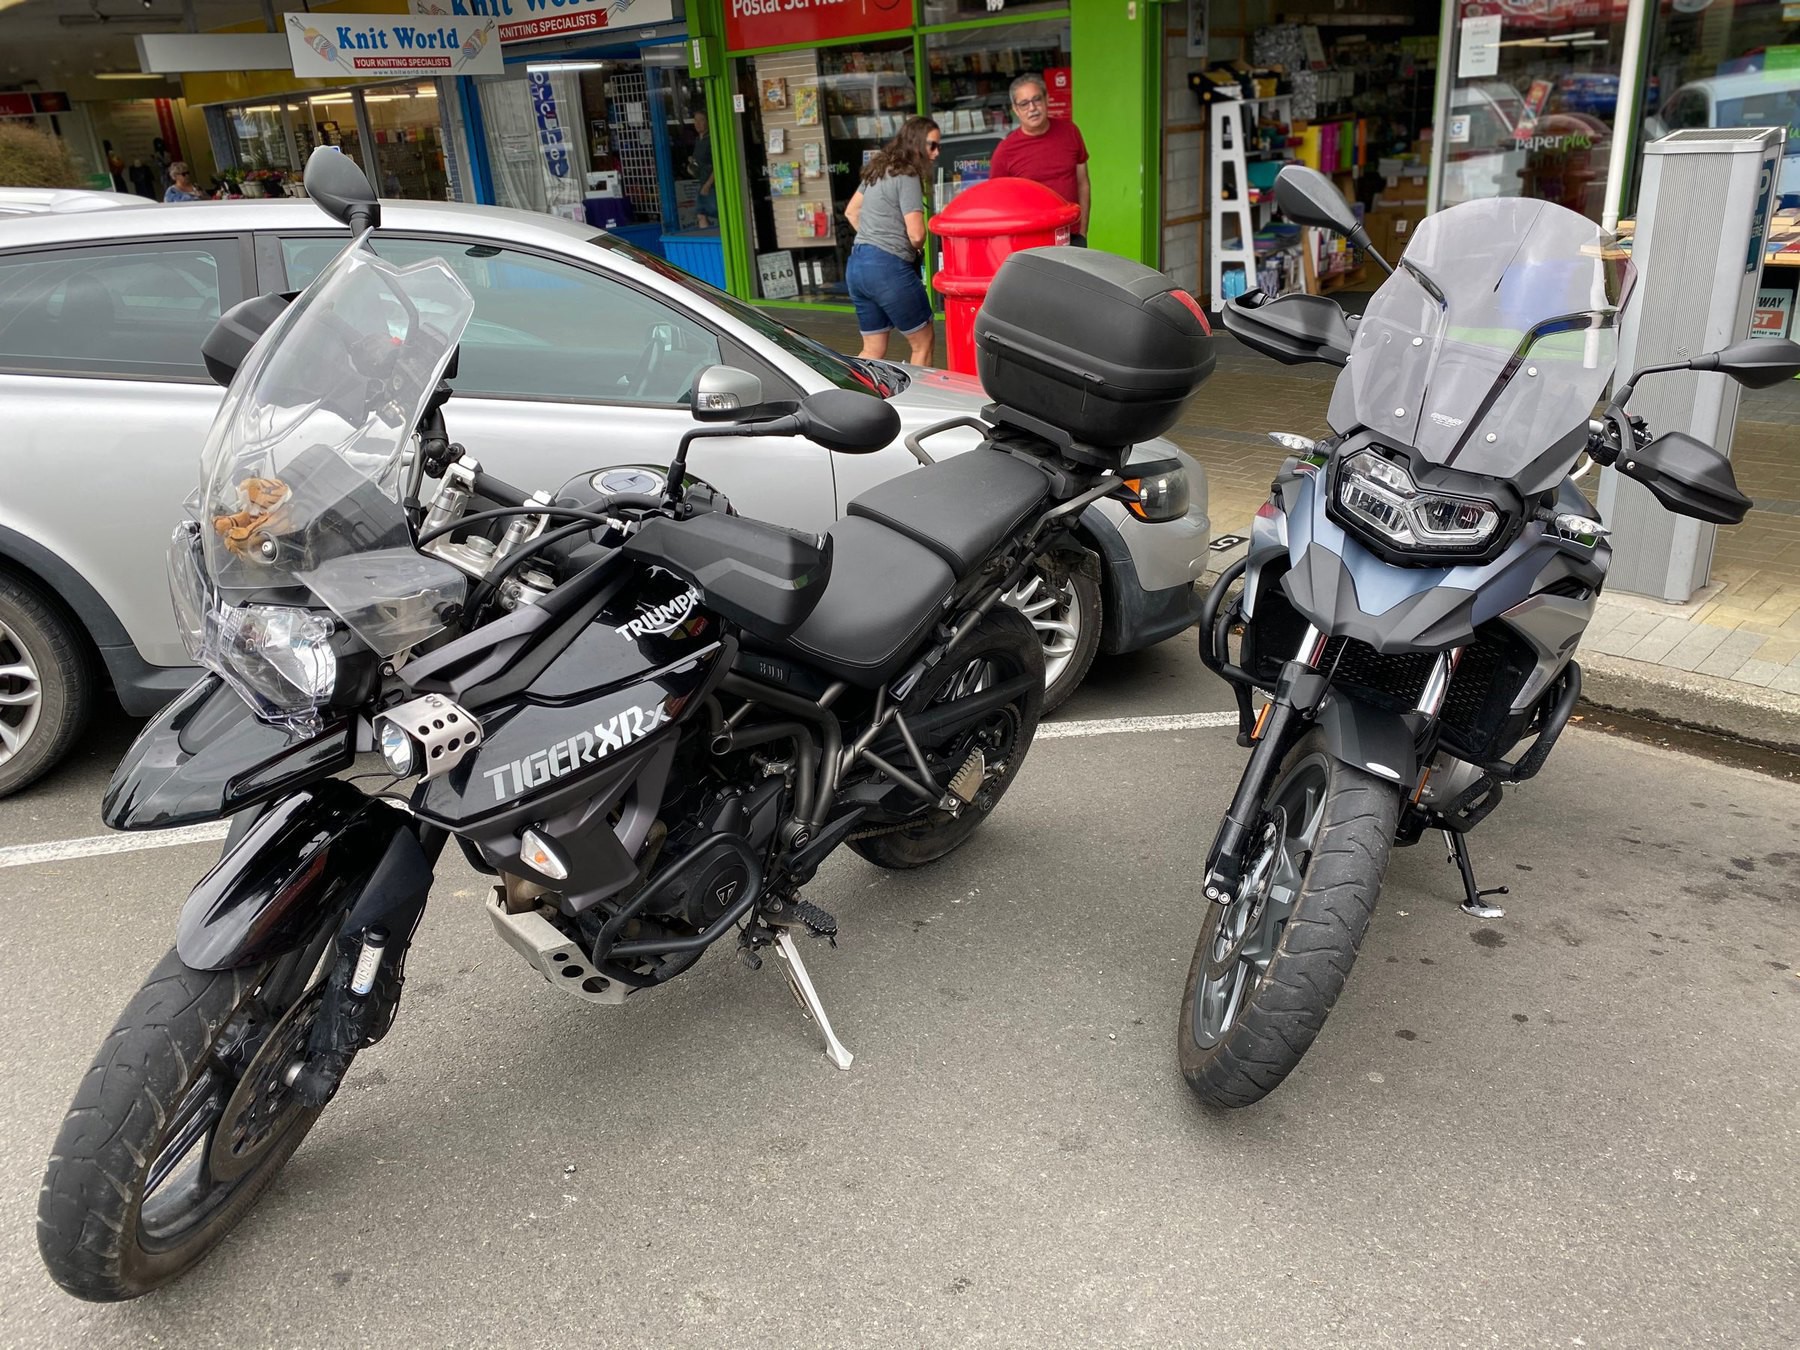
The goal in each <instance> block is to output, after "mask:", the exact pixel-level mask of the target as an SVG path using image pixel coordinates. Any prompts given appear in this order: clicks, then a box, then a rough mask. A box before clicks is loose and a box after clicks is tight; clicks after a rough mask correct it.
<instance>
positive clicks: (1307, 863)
mask: <svg viewBox="0 0 1800 1350" xmlns="http://www.w3.org/2000/svg"><path fill="white" fill-rule="evenodd" d="M1399 815H1400V790H1399V788H1398V787H1396V786H1395V785H1394V784H1392V783H1388V782H1384V781H1382V780H1381V779H1379V778H1376V777H1375V776H1373V775H1372V774H1368V773H1364V772H1363V771H1362V770H1361V769H1355V768H1352V767H1350V766H1349V765H1347V764H1344V763H1342V762H1340V761H1339V760H1336V759H1334V758H1332V757H1331V755H1329V754H1328V753H1326V751H1325V744H1324V738H1323V737H1322V736H1321V735H1320V734H1319V733H1318V732H1312V733H1309V734H1308V735H1307V736H1305V737H1303V738H1302V739H1301V740H1300V742H1299V744H1297V745H1296V746H1295V747H1294V749H1293V750H1292V751H1290V752H1289V753H1288V756H1287V758H1286V759H1285V760H1284V761H1283V763H1282V767H1281V770H1280V771H1279V772H1278V773H1277V774H1276V777H1275V782H1274V784H1273V785H1272V786H1271V787H1270V789H1269V793H1268V796H1267V798H1266V799H1265V801H1264V803H1263V809H1262V824H1261V825H1260V827H1259V832H1258V834H1257V836H1256V838H1255V839H1254V841H1253V842H1252V843H1251V845H1250V847H1249V857H1248V858H1247V859H1246V864H1245V868H1244V881H1243V883H1242V885H1241V886H1240V887H1239V889H1238V895H1237V898H1236V899H1235V900H1233V901H1232V902H1231V903H1229V904H1225V905H1219V904H1213V903H1211V902H1210V901H1209V902H1206V903H1207V915H1206V922H1205V924H1204V925H1203V926H1202V927H1201V929H1200V941H1199V943H1198V945H1197V946H1196V947H1195V949H1194V960H1193V964H1192V965H1191V966H1190V967H1189V969H1188V977H1187V988H1186V990H1185V991H1184V992H1183V994H1182V999H1181V1025H1180V1027H1179V1028H1178V1029H1177V1032H1176V1043H1177V1050H1178V1052H1179V1055H1180V1059H1181V1072H1182V1074H1183V1075H1184V1076H1185V1077H1186V1078H1187V1081H1188V1086H1189V1087H1191V1088H1192V1089H1193V1090H1194V1092H1195V1094H1196V1095H1197V1096H1198V1097H1199V1098H1200V1099H1201V1100H1202V1101H1205V1102H1207V1103H1209V1104H1211V1105H1214V1106H1248V1105H1250V1103H1252V1102H1255V1101H1260V1100H1261V1099H1262V1098H1263V1097H1265V1096H1267V1095H1268V1094H1269V1093H1270V1092H1272V1091H1274V1090H1275V1088H1276V1087H1278V1086H1279V1085H1280V1083H1281V1081H1282V1079H1284V1078H1286V1077H1287V1076H1288V1074H1289V1073H1291V1072H1292V1071H1293V1069H1294V1067H1295V1066H1296V1065H1298V1064H1299V1063H1300V1058H1301V1056H1302V1055H1304V1054H1305V1053H1306V1051H1307V1049H1308V1048H1309V1047H1310V1046H1311V1045H1312V1043H1313V1038H1314V1037H1315V1036H1317V1035H1318V1034H1319V1029H1320V1028H1321V1027H1323V1026H1324V1025H1325V1018H1326V1015H1327V1014H1328V1013H1330V1011H1331V1008H1332V1005H1333V1004H1334V1003H1336V1002H1337V998H1338V995H1339V994H1340V993H1342V992H1343V988H1344V982H1345V981H1346V980H1347V979H1348V978H1349V976H1350V967H1351V965H1352V964H1354V962H1355V961H1356V952H1357V949H1358V948H1359V947H1360V946H1361V945H1362V939H1363V934H1364V933H1365V932H1366V931H1367V930H1368V926H1369V918H1370V916H1371V915H1372V914H1373V913H1374V911H1375V900H1376V897H1377V896H1379V895H1380V893H1381V883H1382V879H1383V877H1384V876H1385V875H1386V873H1387V864H1388V853H1389V850H1390V849H1391V847H1392V845H1393V840H1394V828H1395V825H1396V823H1397V821H1398V820H1399Z"/></svg>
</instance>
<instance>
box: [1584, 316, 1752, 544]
mask: <svg viewBox="0 0 1800 1350" xmlns="http://www.w3.org/2000/svg"><path fill="white" fill-rule="evenodd" d="M1768 340H1769V339H1767V338H1761V339H1758V341H1760V342H1766V341H1768ZM1618 469H1619V472H1620V473H1622V474H1624V475H1625V476H1626V477H1627V478H1635V479H1636V480H1637V481H1638V482H1640V483H1642V484H1643V485H1644V486H1645V487H1647V488H1649V489H1650V492H1651V494H1652V495H1653V496H1654V497H1655V498H1656V500H1657V501H1659V502H1661V503H1662V504H1663V505H1664V506H1666V507H1668V509H1669V510H1671V511H1673V512H1675V513H1676V514H1677V515H1682V516H1692V517H1693V518H1694V519H1695V520H1710V521H1711V522H1712V523H1713V524H1715V525H1736V524H1738V523H1740V522H1741V521H1742V520H1743V519H1744V515H1745V513H1746V512H1748V511H1749V510H1750V507H1751V505H1752V502H1751V501H1750V499H1749V498H1748V497H1746V496H1745V495H1744V494H1743V493H1741V492H1739V491H1738V485H1737V478H1736V476H1735V475H1734V474H1733V473H1732V472H1731V461H1730V460H1729V459H1727V458H1725V456H1724V455H1722V454H1720V453H1719V452H1718V451H1717V450H1715V449H1713V448H1712V446H1710V445H1708V444H1706V443H1705V442H1704V441H1697V440H1695V439H1694V438H1693V437H1692V436H1689V435H1688V434H1687V433H1686V432H1681V431H1665V432H1664V433H1663V434H1662V435H1660V436H1658V437H1657V438H1656V439H1655V440H1653V441H1651V442H1650V444H1648V445H1646V446H1643V447H1642V448H1641V449H1636V450H1628V451H1626V452H1625V453H1624V454H1622V455H1620V456H1619V460H1618Z"/></svg>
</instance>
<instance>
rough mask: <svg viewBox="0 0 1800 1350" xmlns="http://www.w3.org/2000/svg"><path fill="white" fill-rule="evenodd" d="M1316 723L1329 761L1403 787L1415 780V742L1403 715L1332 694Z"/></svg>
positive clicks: (1416, 750)
mask: <svg viewBox="0 0 1800 1350" xmlns="http://www.w3.org/2000/svg"><path fill="white" fill-rule="evenodd" d="M1316 720H1317V724H1318V728H1319V731H1320V732H1321V733H1322V734H1323V736H1324V738H1325V751H1326V753H1327V754H1329V755H1330V756H1331V757H1332V758H1333V759H1335V760H1338V761H1339V762H1340V763H1343V764H1348V765H1350V767H1351V768H1354V769H1361V770H1363V771H1364V772H1365V773H1370V774H1373V775H1374V776H1375V777H1377V778H1382V779H1385V780H1387V781H1388V782H1390V783H1397V784H1399V785H1400V786H1401V787H1404V788H1409V787H1411V786H1412V785H1413V783H1415V782H1416V781H1417V780H1418V777H1419V752H1418V741H1417V738H1416V737H1415V735H1414V733H1413V728H1412V725H1411V723H1410V722H1408V720H1407V719H1406V717H1405V716H1404V715H1403V714H1400V713H1394V712H1387V711H1385V710H1383V709H1381V708H1373V707H1370V706H1369V705H1368V704H1366V703H1358V702H1357V701H1356V700H1354V699H1349V698H1345V697H1344V696H1343V695H1341V694H1337V693H1332V694H1329V695H1327V696H1326V699H1325V702H1324V703H1323V704H1322V705H1321V706H1320V708H1319V712H1318V717H1317V719H1316Z"/></svg>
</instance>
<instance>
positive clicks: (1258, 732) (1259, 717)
mask: <svg viewBox="0 0 1800 1350" xmlns="http://www.w3.org/2000/svg"><path fill="white" fill-rule="evenodd" d="M1274 706H1275V705H1274V704H1273V703H1265V704H1263V705H1262V711H1261V712H1259V713H1258V714H1256V726H1255V728H1254V729H1252V731H1251V732H1250V739H1251V740H1253V741H1260V740H1261V739H1262V734H1263V727H1264V725H1265V724H1266V723H1267V722H1268V720H1269V710H1270V709H1271V708H1273V707H1274Z"/></svg>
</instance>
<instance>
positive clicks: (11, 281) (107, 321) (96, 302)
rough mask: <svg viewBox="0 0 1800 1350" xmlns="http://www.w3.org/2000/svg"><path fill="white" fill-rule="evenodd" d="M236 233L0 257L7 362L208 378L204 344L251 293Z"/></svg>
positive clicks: (68, 371) (61, 370)
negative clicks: (233, 238)
mask: <svg viewBox="0 0 1800 1350" xmlns="http://www.w3.org/2000/svg"><path fill="white" fill-rule="evenodd" d="M236 249H237V245H236V243H235V242H230V243H226V242H219V243H214V242H211V241H198V242H196V241H193V240H182V241H181V242H180V243H179V244H177V243H167V244H124V245H111V246H107V247H102V248H80V249H58V250H54V251H47V252H43V253H37V254H27V255H25V256H23V257H20V256H19V255H11V256H8V257H6V258H5V259H0V369H4V370H13V371H38V372H43V373H49V374H57V375H128V376H137V377H141V378H147V379H165V380H166V379H196V380H199V379H205V378H206V368H205V366H204V365H203V364H202V362H201V360H200V344H201V343H202V342H204V341H205V340H206V337H207V334H209V333H210V332H212V328H213V325H214V324H215V323H216V322H217V321H218V318H219V314H220V311H221V309H222V308H223V307H224V306H225V305H230V304H235V303H237V301H238V300H239V299H241V298H242V286H241V284H240V281H239V278H238V272H237V266H236Z"/></svg>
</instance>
